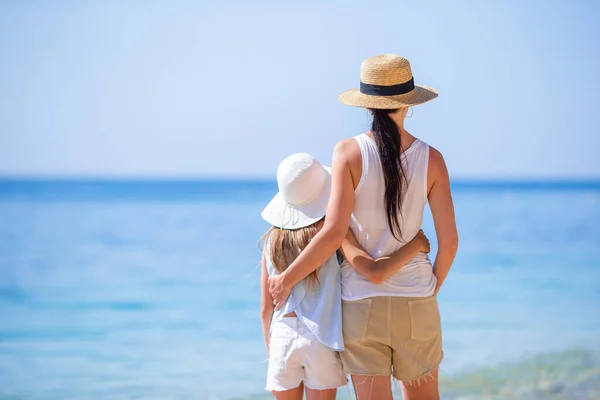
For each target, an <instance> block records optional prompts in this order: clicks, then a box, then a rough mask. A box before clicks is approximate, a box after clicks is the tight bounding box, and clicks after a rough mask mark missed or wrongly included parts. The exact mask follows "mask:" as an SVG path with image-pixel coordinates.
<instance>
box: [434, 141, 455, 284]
mask: <svg viewBox="0 0 600 400" xmlns="http://www.w3.org/2000/svg"><path fill="white" fill-rule="evenodd" d="M427 180H428V182H432V184H431V187H430V189H429V193H428V194H427V198H428V200H429V207H430V208H431V214H432V215H433V223H434V225H435V233H436V235H437V241H438V251H437V255H436V257H435V263H434V264H433V273H434V274H435V277H436V279H437V284H436V288H435V293H437V292H438V291H439V290H440V288H441V287H442V284H443V283H444V280H445V279H446V277H447V276H448V272H449V271H450V267H451V266H452V263H453V262H454V257H455V256H456V251H457V249H458V232H457V230H456V220H455V218H454V205H453V204H452V194H451V193H450V178H449V177H448V169H447V168H446V163H445V162H444V158H443V157H442V154H441V153H440V152H439V151H437V150H436V149H434V148H433V147H430V156H429V171H428V176H427Z"/></svg>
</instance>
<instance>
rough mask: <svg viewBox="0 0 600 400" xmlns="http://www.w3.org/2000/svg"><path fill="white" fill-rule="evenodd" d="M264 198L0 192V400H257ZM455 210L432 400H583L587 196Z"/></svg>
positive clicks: (185, 191)
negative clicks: (455, 239)
mask: <svg viewBox="0 0 600 400" xmlns="http://www.w3.org/2000/svg"><path fill="white" fill-rule="evenodd" d="M274 190H275V188H274V185H273V184H272V183H261V182H204V183H202V182H187V183H186V182H141V183H140V182H138V183H129V184H127V183H111V182H101V183H99V182H70V183H57V182H45V183H44V182H42V183H39V182H38V183H36V182H14V181H12V182H7V181H5V182H1V183H0V399H7V398H11V399H12V398H15V399H52V400H54V399H61V400H67V399H191V398H194V399H197V398H201V399H234V398H238V399H253V398H255V399H259V398H269V396H266V397H265V393H264V392H263V385H264V375H265V371H266V364H265V363H264V362H263V361H264V359H265V351H264V345H263V340H262V336H261V330H260V321H259V287H258V278H259V274H258V270H257V269H256V266H257V264H258V261H259V251H258V249H257V240H258V238H259V237H260V236H261V235H262V233H264V231H265V230H266V229H267V225H266V224H265V223H264V222H262V221H261V220H260V216H259V213H260V211H261V209H262V207H263V206H264V204H266V202H267V201H268V200H269V198H270V196H271V195H272V194H273V193H274ZM454 200H455V205H456V212H457V219H458V224H459V233H460V238H461V242H460V250H459V255H458V257H457V260H456V263H455V265H454V267H453V269H452V271H451V274H450V277H449V278H448V280H447V283H446V284H445V286H444V288H443V290H442V292H441V293H440V295H439V303H440V308H441V312H442V319H443V329H444V348H445V360H444V362H443V364H442V369H441V374H442V381H441V387H442V391H443V393H444V397H443V398H448V399H483V398H489V399H504V398H507V399H508V398H511V399H512V398H523V399H538V398H539V399H567V398H573V399H589V398H600V395H598V392H599V391H600V377H599V375H600V372H599V371H600V363H599V361H598V360H599V358H598V352H599V351H600V268H599V267H600V254H598V249H600V226H599V224H598V223H599V222H600V185H597V184H590V185H580V186H569V185H562V186H561V185H558V186H553V185H551V184H545V185H541V186H536V185H532V186H528V185H517V186H512V185H508V184H505V185H489V184H481V185H478V184H468V185H467V184H466V185H457V186H456V187H455V191H454ZM424 229H425V231H426V233H428V234H430V236H433V228H432V223H431V218H430V216H429V215H428V216H427V217H426V221H425V223H424ZM432 239H433V237H432ZM434 250H435V249H434ZM348 392H349V390H347V389H342V390H340V398H348ZM561 396H562V397H561ZM586 396H587V397H586ZM593 396H596V397H593Z"/></svg>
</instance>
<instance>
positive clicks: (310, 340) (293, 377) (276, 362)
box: [265, 317, 348, 392]
mask: <svg viewBox="0 0 600 400" xmlns="http://www.w3.org/2000/svg"><path fill="white" fill-rule="evenodd" d="M269 352H270V355H271V357H270V358H269V370H268V372H267V386H266V387H265V389H266V390H269V391H277V392H280V391H284V390H290V389H294V388H297V387H298V386H300V384H301V383H302V382H304V386H305V387H307V388H309V389H316V390H325V389H335V388H338V387H340V386H344V385H345V384H346V383H347V382H348V380H347V379H346V375H344V371H343V368H342V362H341V360H340V356H339V353H338V352H337V351H335V350H332V349H330V348H329V347H327V346H325V345H324V344H322V343H321V342H319V340H318V339H317V338H316V337H315V335H314V334H313V333H312V332H311V331H310V330H309V329H308V328H307V327H306V325H304V324H303V323H302V322H300V320H299V319H298V318H296V317H292V318H283V319H282V320H281V321H277V322H273V323H272V325H271V341H270V343H269Z"/></svg>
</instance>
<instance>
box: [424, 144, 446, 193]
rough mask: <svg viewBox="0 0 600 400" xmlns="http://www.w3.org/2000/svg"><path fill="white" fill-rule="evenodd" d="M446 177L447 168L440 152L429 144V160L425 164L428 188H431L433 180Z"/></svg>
mask: <svg viewBox="0 0 600 400" xmlns="http://www.w3.org/2000/svg"><path fill="white" fill-rule="evenodd" d="M440 179H444V180H447V179H448V168H447V167H446V161H445V160H444V156H443V155H442V153H441V152H440V151H439V150H438V149H436V148H435V147H432V146H429V162H428V165H427V182H428V189H431V187H432V185H433V184H434V183H435V181H437V180H440Z"/></svg>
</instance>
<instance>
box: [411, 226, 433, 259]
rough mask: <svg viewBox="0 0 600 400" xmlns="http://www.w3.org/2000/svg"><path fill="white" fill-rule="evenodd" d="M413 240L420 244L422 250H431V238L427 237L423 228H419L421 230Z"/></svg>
mask: <svg viewBox="0 0 600 400" xmlns="http://www.w3.org/2000/svg"><path fill="white" fill-rule="evenodd" d="M413 241H416V242H417V243H418V244H419V251H420V252H422V253H429V252H430V251H431V246H430V244H429V239H428V238H427V236H425V233H424V232H423V230H422V229H419V232H417V236H415V237H414V238H413Z"/></svg>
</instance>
